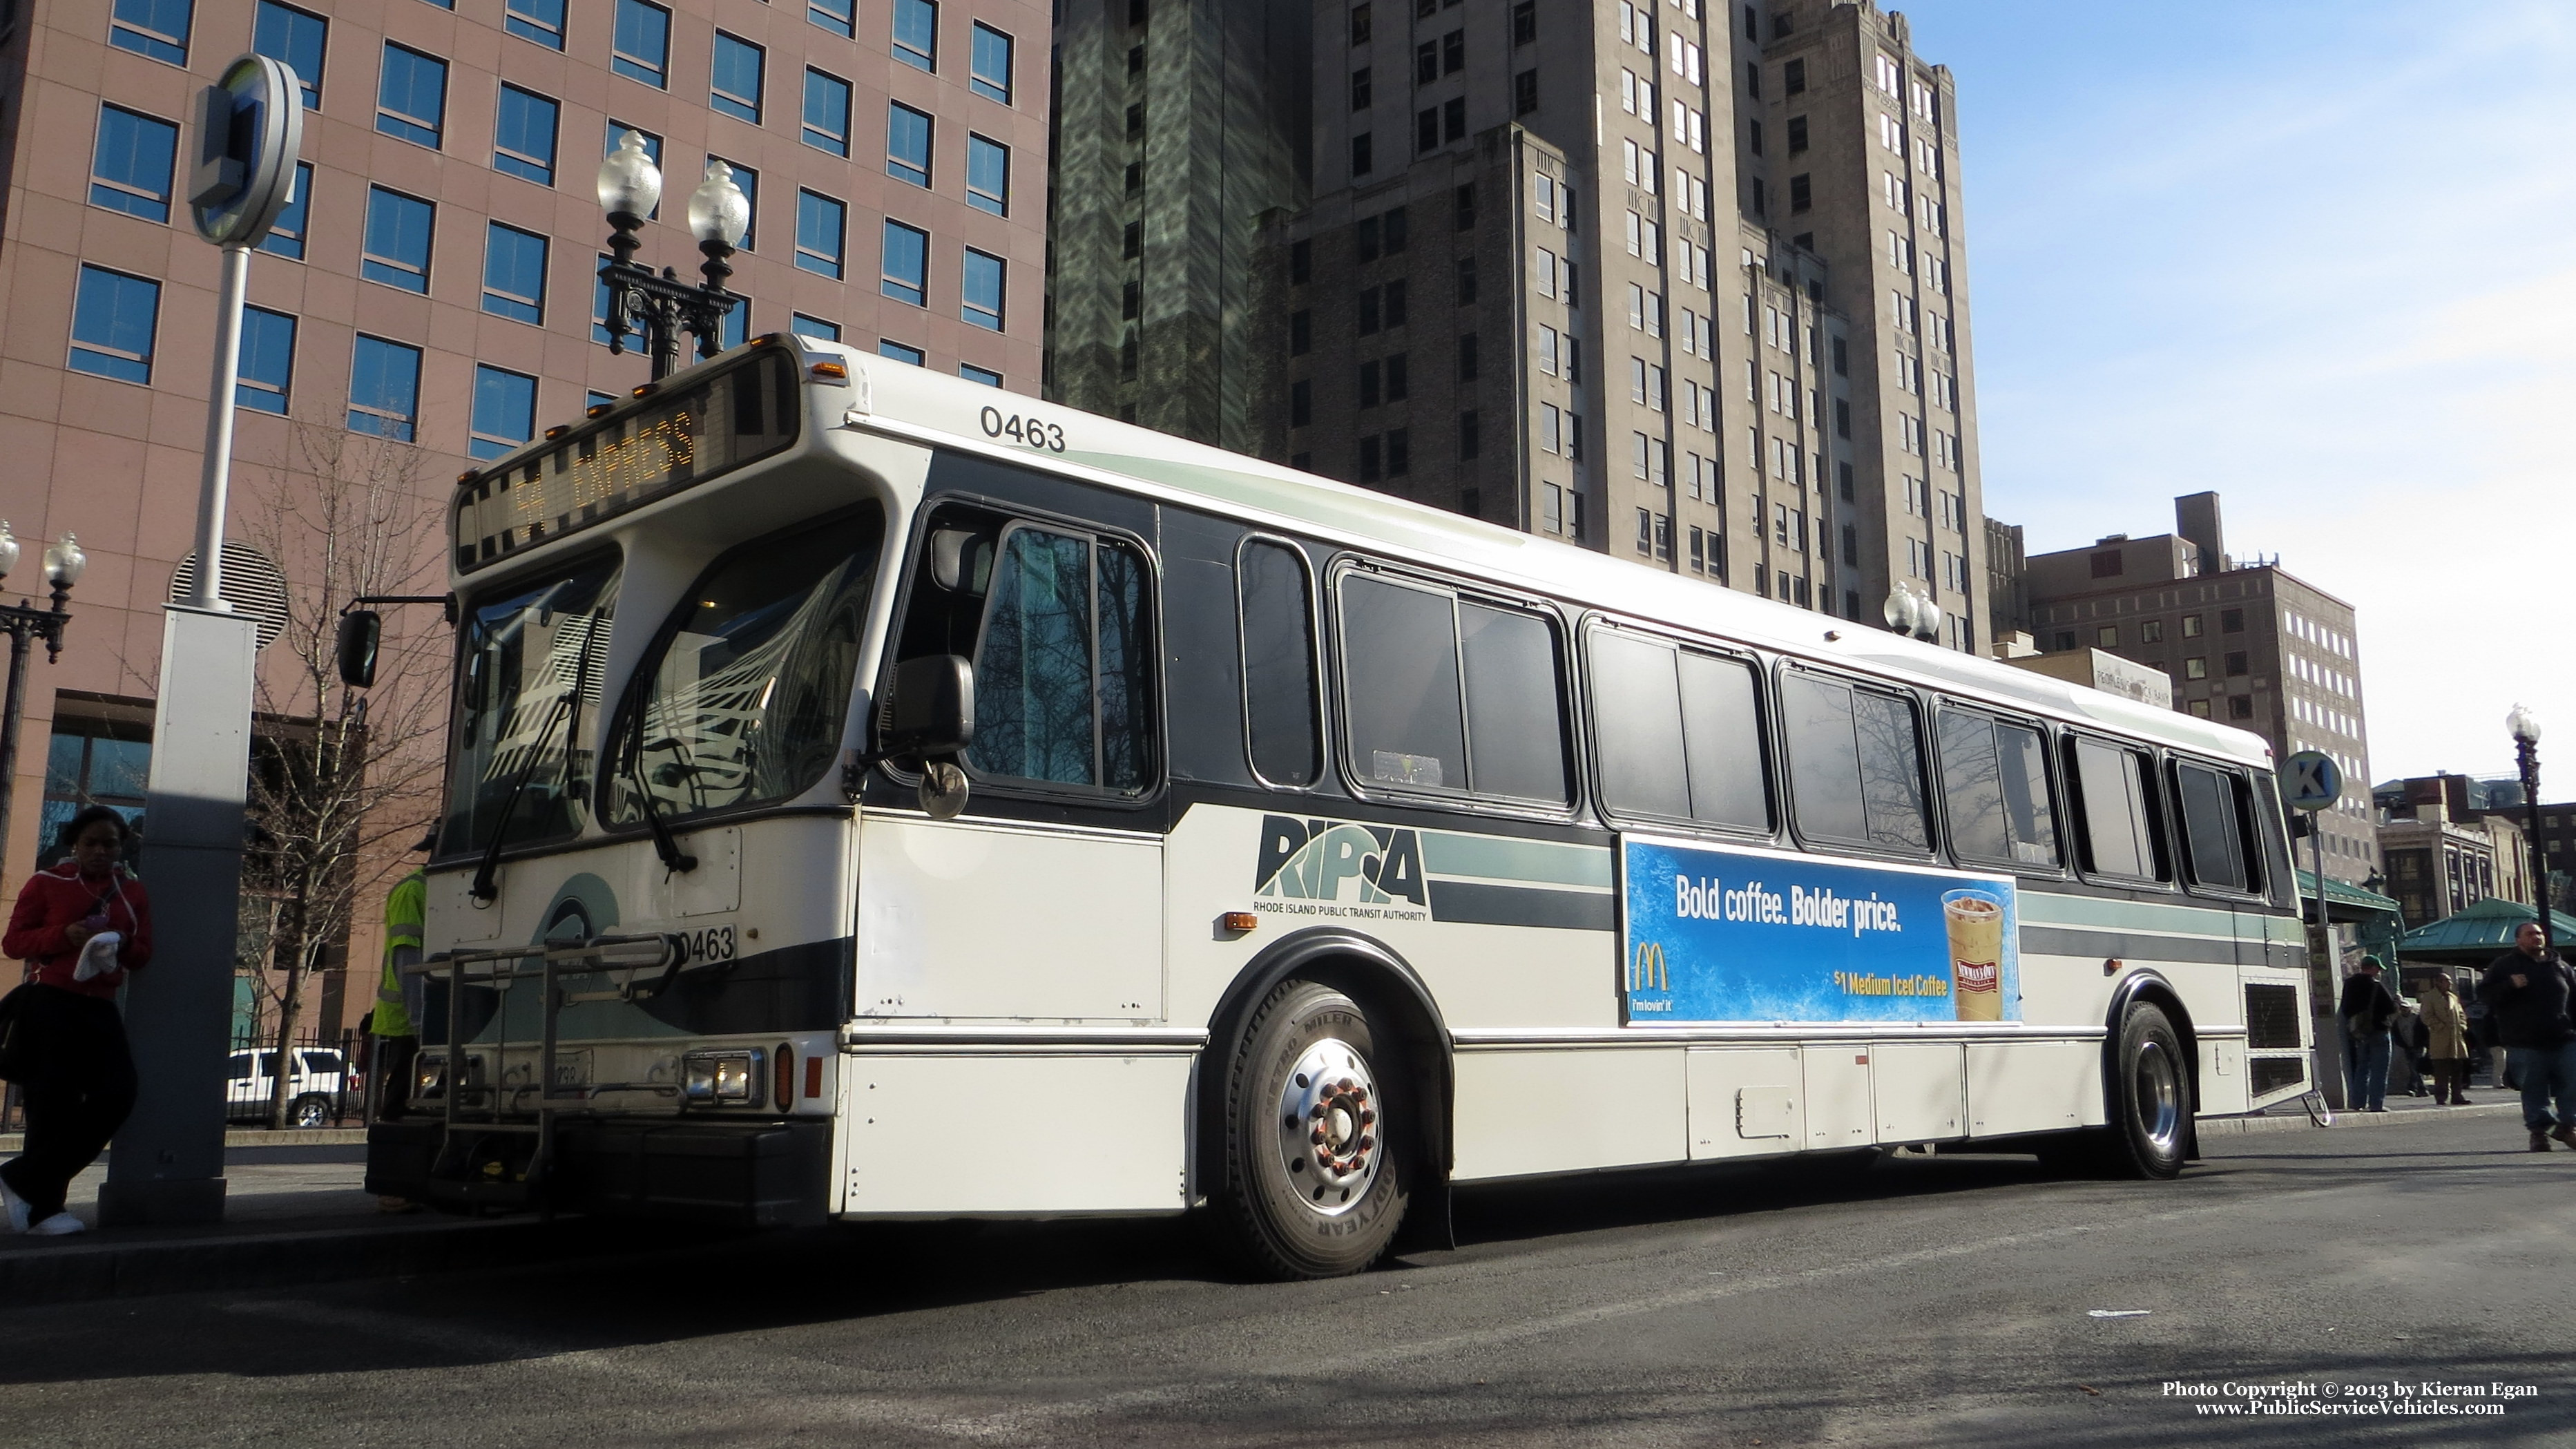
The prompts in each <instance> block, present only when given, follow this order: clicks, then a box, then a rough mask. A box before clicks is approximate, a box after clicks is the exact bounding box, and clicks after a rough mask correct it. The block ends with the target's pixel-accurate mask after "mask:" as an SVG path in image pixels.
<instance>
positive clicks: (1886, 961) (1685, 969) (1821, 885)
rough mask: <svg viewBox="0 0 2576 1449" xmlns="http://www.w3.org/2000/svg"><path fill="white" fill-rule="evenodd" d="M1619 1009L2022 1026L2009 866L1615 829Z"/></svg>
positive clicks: (1641, 1021)
mask: <svg viewBox="0 0 2576 1449" xmlns="http://www.w3.org/2000/svg"><path fill="white" fill-rule="evenodd" d="M1619 854H1620V864H1621V868H1622V869H1621V877H1620V879H1621V882H1622V888H1621V891H1620V913H1619V916H1620V953H1621V955H1620V959H1621V960H1622V961H1623V962H1624V963H1625V967H1624V971H1623V980H1622V981H1621V991H1622V999H1623V1000H1624V1002H1625V1004H1626V1010H1627V1017H1626V1019H1627V1020H1628V1021H1629V1022H1631V1023H1632V1024H1637V1025H1647V1024H1655V1023H1662V1022H1751V1021H1760V1022H1881V1021H1914V1022H1929V1021H1963V1022H1979V1021H2018V1020H2020V1019H2021V960H2020V952H2019V950H2018V949H2017V945H2016V941H2017V937H2018V935H2019V928H2020V917H2019V911H2018V902H2017V901H2016V899H2015V896H2014V882H2013V880H2012V878H2011V877H2010V876H2000V875H1996V876H1988V875H1978V874H1974V873H1968V872H1960V871H1949V870H1932V869H1926V868H1921V867H1912V866H1894V865H1867V864H1861V863H1857V862H1851V861H1838V860H1827V859H1820V858H1818V857H1815V856H1808V855H1790V854H1783V853H1780V852H1775V851H1765V850H1741V849H1732V848H1728V847H1725V846H1716V845H1708V844H1704V843H1698V842H1692V841H1682V840H1666V839H1657V838H1653V837H1649V836H1640V835H1628V836H1623V837H1622V838H1621V840H1620V852H1619Z"/></svg>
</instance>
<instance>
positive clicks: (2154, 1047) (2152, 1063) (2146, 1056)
mask: <svg viewBox="0 0 2576 1449" xmlns="http://www.w3.org/2000/svg"><path fill="white" fill-rule="evenodd" d="M2135 1085H2136V1089H2137V1094H2138V1127H2139V1130H2141V1131H2143V1132H2144V1133H2146V1136H2147V1140H2148V1141H2149V1142H2152V1143H2154V1144H2155V1145H2156V1148H2157V1150H2158V1151H2166V1152H2169V1151H2172V1150H2173V1148H2174V1146H2175V1144H2176V1143H2177V1142H2179V1141H2180V1140H2181V1136H2182V1074H2181V1073H2180V1072H2179V1071H2177V1070H2175V1065H2174V1059H2173V1057H2172V1055H2171V1054H2170V1053H2168V1052H2167V1051H2166V1050H2165V1048H2164V1044H2163V1043H2162V1042H2155V1041H2150V1042H2145V1043H2142V1044H2141V1045H2140V1046H2139V1048H2138V1064H2137V1075H2136V1082H2135Z"/></svg>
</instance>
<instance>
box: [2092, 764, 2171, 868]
mask: <svg viewBox="0 0 2576 1449" xmlns="http://www.w3.org/2000/svg"><path fill="white" fill-rule="evenodd" d="M2067 752H2068V754H2069V755H2071V756H2072V757H2073V762H2074V768H2073V770H2072V771H2071V772H2070V773H2072V775H2073V776H2074V783H2075V809H2076V816H2077V818H2078V819H2079V820H2080V821H2082V823H2083V829H2082V830H2081V831H2079V832H2078V834H2077V839H2079V840H2080V841H2081V842H2082V843H2083V846H2084V869H2085V871H2086V872H2087V873H2088V874H2092V875H2115V876H2126V877H2128V878H2129V879H2131V880H2155V881H2161V880H2169V879H2171V878H2172V873H2171V872H2170V871H2168V870H2167V869H2166V868H2165V862H2164V852H2163V851H2162V850H2161V849H2159V848H2158V845H2159V841H2158V836H2159V834H2160V832H2159V831H2158V830H2157V829H2156V821H2155V819H2154V816H2153V815H2152V814H2151V813H2150V811H2151V808H2152V807H2151V805H2150V803H2149V801H2148V799H2147V782H2148V780H2149V778H2150V777H2149V775H2148V771H2147V762H2146V759H2145V757H2144V756H2142V755H2140V754H2139V753H2138V752H2137V751H2135V750H2129V749H2122V748H2120V747H2119V746H2117V745H2106V744H2103V743H2101V742H2100V741H2097V740H2081V739H2079V740H2075V741H2072V742H2071V743H2070V744H2069V746H2068V751H2067Z"/></svg>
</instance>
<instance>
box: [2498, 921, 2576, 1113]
mask: <svg viewBox="0 0 2576 1449" xmlns="http://www.w3.org/2000/svg"><path fill="white" fill-rule="evenodd" d="M2546 942H2547V938H2546V937H2544V936H2543V935H2542V934H2541V930H2540V923H2539V922H2538V921H2525V922H2523V924H2522V929H2520V930H2518V931H2516V932H2514V933H2513V949H2512V950H2510V951H2507V952H2505V953H2504V954H2503V955H2501V956H2498V957H2497V958H2495V963H2494V964H2493V965H2491V966H2489V967H2487V974H2486V976H2485V978H2484V979H2482V980H2480V981H2479V982H2478V997H2479V999H2480V1000H2483V1001H2484V1002H2486V1004H2487V1007H2488V1011H2487V1020H2488V1021H2489V1022H2490V1023H2491V1024H2492V1025H2493V1029H2494V1031H2495V1035H2496V1040H2497V1042H2498V1043H2500V1044H2501V1045H2502V1046H2503V1047H2504V1049H2505V1050H2506V1051H2507V1052H2509V1053H2510V1054H2511V1056H2512V1066H2513V1070H2514V1074H2515V1075H2516V1076H2518V1077H2519V1078H2521V1080H2522V1125H2523V1126H2525V1127H2527V1128H2529V1129H2531V1150H2532V1151H2534V1152H2547V1151H2548V1150H2549V1139H2550V1138H2552V1137H2555V1138H2557V1139H2558V1140H2559V1141H2561V1142H2564V1143H2566V1144H2567V1145H2568V1146H2570V1147H2576V1025H2571V1024H2570V1023H2569V1021H2568V1019H2567V1000H2568V997H2569V996H2570V995H2571V994H2576V979H2571V978H2570V977H2569V975H2568V971H2567V963H2566V962H2564V961H2562V960H2560V959H2558V953H2557V952H2555V951H2552V950H2550V949H2549V947H2548V945H2547V944H2546ZM2553 1098H2554V1099H2555V1100H2556V1104H2557V1107H2558V1115H2557V1116H2555V1117H2552V1116H2551V1115H2550V1113H2549V1108H2550V1105H2551V1101H2552V1099H2553Z"/></svg>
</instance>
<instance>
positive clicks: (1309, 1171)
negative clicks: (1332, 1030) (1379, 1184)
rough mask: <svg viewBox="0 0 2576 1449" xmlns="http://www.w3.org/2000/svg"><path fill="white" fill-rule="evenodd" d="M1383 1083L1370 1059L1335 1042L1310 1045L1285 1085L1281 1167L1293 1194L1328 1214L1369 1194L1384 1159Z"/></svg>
mask: <svg viewBox="0 0 2576 1449" xmlns="http://www.w3.org/2000/svg"><path fill="white" fill-rule="evenodd" d="M1380 1105H1381V1104H1380V1102H1379V1100H1378V1091H1377V1080H1376V1078H1374V1077H1372V1076H1371V1075H1370V1074H1369V1066H1368V1058H1366V1057H1364V1056H1361V1055H1360V1052H1359V1049H1358V1048H1357V1047H1354V1046H1352V1045H1351V1044H1350V1043H1349V1042H1346V1041H1342V1040H1340V1039H1339V1038H1337V1037H1326V1038H1325V1039H1324V1040H1322V1041H1319V1042H1317V1043H1315V1044H1314V1045H1313V1046H1310V1047H1308V1048H1306V1052H1305V1055H1303V1056H1301V1057H1299V1058H1298V1059H1297V1065H1295V1066H1294V1067H1291V1068H1290V1069H1289V1071H1288V1080H1287V1081H1285V1082H1283V1083H1281V1084H1280V1089H1279V1112H1278V1116H1277V1117H1276V1118H1275V1119H1274V1120H1275V1121H1276V1122H1277V1123H1278V1124H1279V1165H1280V1167H1281V1168H1282V1169H1283V1170H1284V1171H1285V1172H1286V1173H1287V1180H1288V1186H1289V1189H1290V1190H1291V1191H1293V1192H1295V1193H1296V1194H1297V1196H1298V1197H1299V1199H1301V1200H1302V1201H1303V1202H1304V1203H1305V1204H1306V1206H1307V1207H1308V1208H1309V1209H1311V1210H1313V1211H1315V1212H1317V1213H1320V1214H1322V1215H1323V1216H1325V1217H1338V1216H1340V1215H1341V1214H1343V1213H1346V1212H1348V1211H1350V1210H1351V1208H1352V1207H1353V1206H1355V1205H1357V1204H1358V1202H1359V1201H1360V1199H1361V1198H1363V1197H1365V1196H1367V1194H1368V1188H1369V1184H1370V1183H1372V1182H1374V1181H1376V1180H1377V1173H1378V1167H1379V1165H1380V1164H1381V1163H1382V1162H1383V1161H1384V1160H1385V1157H1386V1149H1385V1147H1384V1145H1383V1144H1384V1141H1385V1133H1384V1132H1383V1131H1381V1130H1380V1128H1379V1125H1378V1108H1379V1106H1380Z"/></svg>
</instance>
